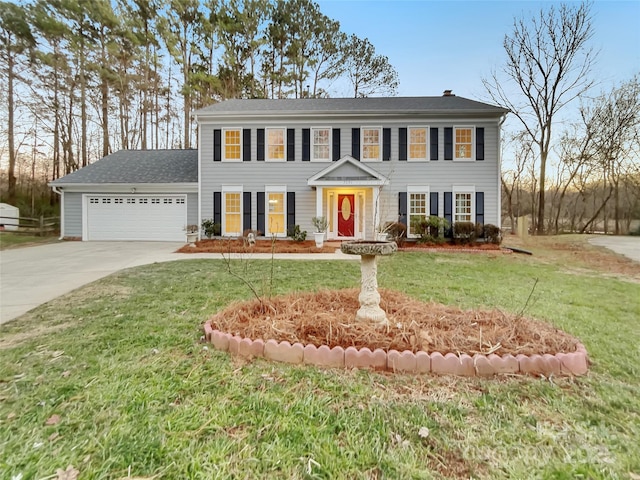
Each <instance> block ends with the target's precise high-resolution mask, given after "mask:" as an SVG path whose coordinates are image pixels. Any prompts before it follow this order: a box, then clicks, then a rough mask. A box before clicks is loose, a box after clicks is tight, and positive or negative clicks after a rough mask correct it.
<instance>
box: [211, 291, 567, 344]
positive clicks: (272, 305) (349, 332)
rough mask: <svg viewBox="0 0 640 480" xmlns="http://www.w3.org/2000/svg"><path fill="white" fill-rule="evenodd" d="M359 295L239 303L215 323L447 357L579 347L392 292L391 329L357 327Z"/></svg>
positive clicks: (499, 316)
mask: <svg viewBox="0 0 640 480" xmlns="http://www.w3.org/2000/svg"><path fill="white" fill-rule="evenodd" d="M358 293H359V291H358V290H357V289H345V290H322V291H319V292H316V293H294V294H289V295H286V296H280V297H274V298H270V299H261V300H258V299H255V300H252V301H248V302H242V303H234V304H231V305H229V306H228V307H227V308H225V309H224V310H222V311H220V312H218V313H217V314H215V315H214V316H213V317H212V318H211V324H212V328H214V329H217V330H220V331H223V332H228V333H230V334H232V335H239V336H241V337H246V338H251V339H259V338H260V339H263V340H265V341H266V340H269V339H275V340H277V341H285V340H286V341H288V342H289V343H291V344H293V343H296V342H299V343H302V344H303V345H306V344H313V345H316V346H320V345H327V346H329V347H331V348H333V347H335V346H341V347H343V348H347V347H349V346H353V347H356V348H363V347H368V348H369V349H371V350H372V351H373V350H374V349H376V348H381V349H383V350H385V351H389V350H391V349H395V350H398V351H403V350H411V351H413V352H417V351H420V350H423V351H426V352H429V353H431V352H440V353H442V354H443V355H444V354H446V353H449V352H451V353H454V354H461V353H467V354H469V355H473V354H476V353H481V354H489V353H496V354H498V355H505V354H509V353H510V354H512V355H517V354H525V355H532V354H544V353H550V354H556V353H560V352H564V353H570V352H574V351H575V350H576V344H577V343H578V340H577V339H576V338H574V337H572V336H570V335H568V334H567V333H565V332H563V331H561V330H558V329H556V328H555V327H553V326H551V325H549V324H547V323H544V322H541V321H538V320H534V319H531V318H525V317H519V316H516V315H513V314H510V313H506V312H502V311H500V310H495V309H494V310H461V309H459V308H457V307H452V306H446V305H442V304H438V303H425V302H421V301H418V300H416V299H414V298H411V297H409V296H407V295H405V294H403V293H400V292H397V291H393V290H387V289H381V290H380V295H381V303H380V306H381V307H382V308H383V309H384V310H385V311H386V312H387V316H388V318H389V320H390V322H391V325H390V326H388V327H379V326H375V325H370V324H366V323H355V321H354V318H355V312H356V311H357V309H358V308H359V304H358Z"/></svg>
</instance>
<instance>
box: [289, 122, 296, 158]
mask: <svg viewBox="0 0 640 480" xmlns="http://www.w3.org/2000/svg"><path fill="white" fill-rule="evenodd" d="M295 159H296V131H295V129H293V128H287V162H293V161H294V160H295Z"/></svg>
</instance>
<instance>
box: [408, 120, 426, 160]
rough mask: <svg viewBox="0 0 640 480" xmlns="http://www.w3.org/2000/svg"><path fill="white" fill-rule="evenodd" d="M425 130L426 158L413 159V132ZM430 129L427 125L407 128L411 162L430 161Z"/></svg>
mask: <svg viewBox="0 0 640 480" xmlns="http://www.w3.org/2000/svg"><path fill="white" fill-rule="evenodd" d="M417 129H424V131H425V137H424V141H425V149H424V157H420V158H412V157H411V130H417ZM429 143H430V136H429V127H428V126H427V125H413V126H409V127H407V160H408V161H410V162H426V161H428V160H429Z"/></svg>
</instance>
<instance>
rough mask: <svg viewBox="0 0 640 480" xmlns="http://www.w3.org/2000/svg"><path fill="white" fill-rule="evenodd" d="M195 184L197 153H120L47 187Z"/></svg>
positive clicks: (156, 151) (191, 151)
mask: <svg viewBox="0 0 640 480" xmlns="http://www.w3.org/2000/svg"><path fill="white" fill-rule="evenodd" d="M197 182H198V150H195V149H191V150H120V151H119V152H115V153H112V154H111V155H107V156H106V157H103V158H101V159H100V160H98V161H97V162H95V163H92V164H91V165H87V166H86V167H84V168H81V169H80V170H77V171H75V172H73V173H70V174H69V175H65V176H64V177H62V178H59V179H57V180H55V181H54V182H51V185H56V186H60V185H74V184H91V183H96V184H101V183H112V184H113V183H197Z"/></svg>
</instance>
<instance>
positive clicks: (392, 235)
mask: <svg viewBox="0 0 640 480" xmlns="http://www.w3.org/2000/svg"><path fill="white" fill-rule="evenodd" d="M383 232H386V233H387V236H388V238H389V240H391V241H393V242H396V243H397V244H398V246H399V247H401V246H402V244H403V243H404V241H405V239H406V238H407V226H406V225H405V224H404V223H402V222H387V223H386V224H385V226H384V229H383Z"/></svg>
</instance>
